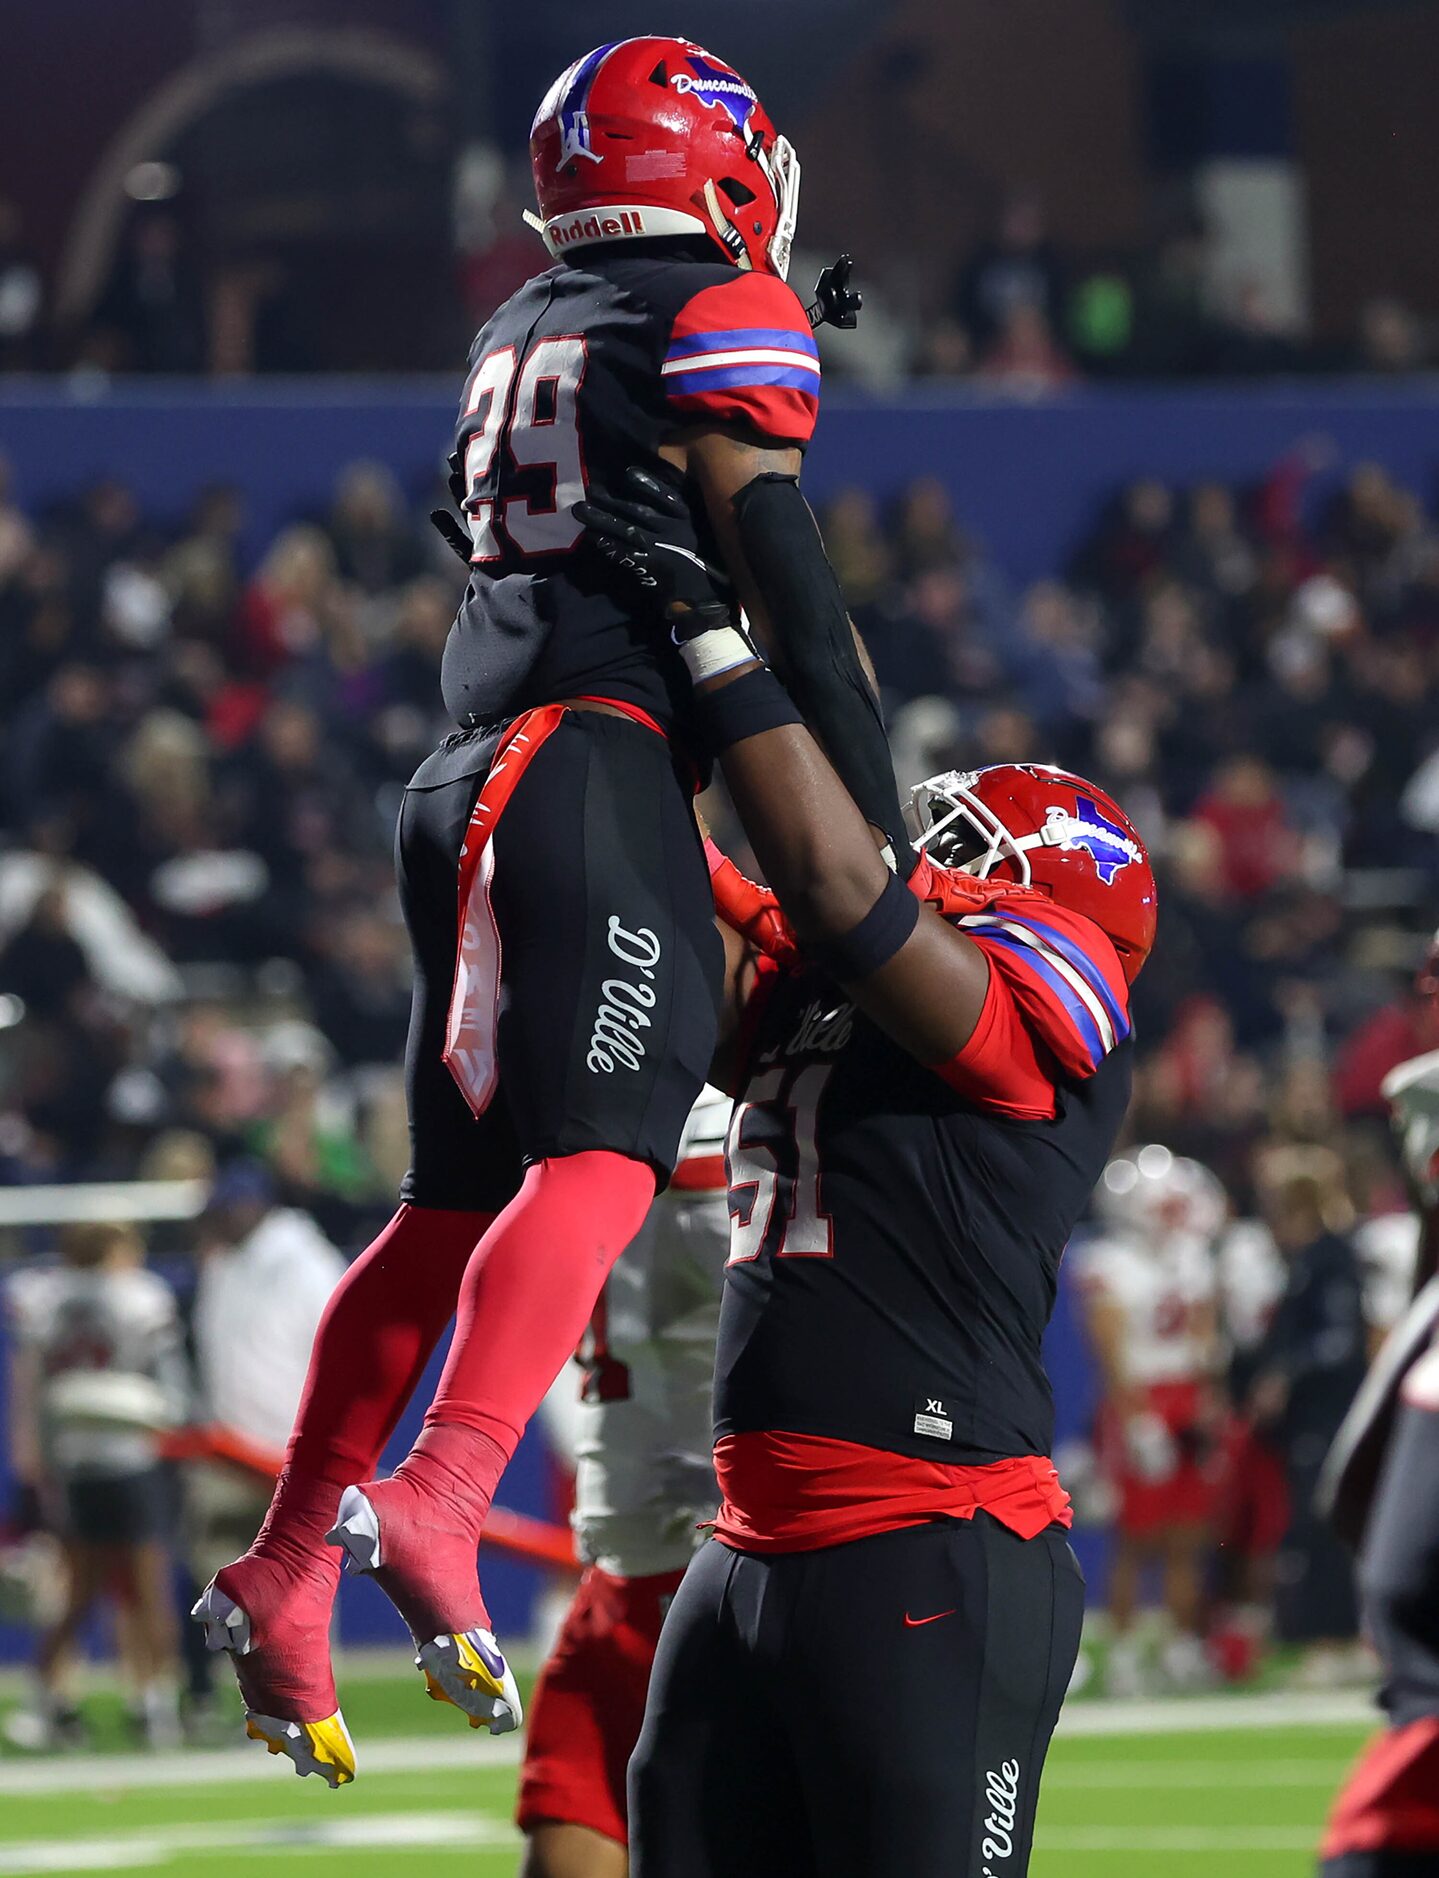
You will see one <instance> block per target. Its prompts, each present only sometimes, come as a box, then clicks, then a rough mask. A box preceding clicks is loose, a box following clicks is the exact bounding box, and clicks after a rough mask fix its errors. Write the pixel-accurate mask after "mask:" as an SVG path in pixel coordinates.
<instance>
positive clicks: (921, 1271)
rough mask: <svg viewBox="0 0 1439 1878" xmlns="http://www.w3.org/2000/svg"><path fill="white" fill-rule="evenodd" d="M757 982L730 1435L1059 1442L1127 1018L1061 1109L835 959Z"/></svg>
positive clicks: (972, 1444)
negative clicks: (955, 1044) (922, 1045)
mask: <svg viewBox="0 0 1439 1878" xmlns="http://www.w3.org/2000/svg"><path fill="white" fill-rule="evenodd" d="M1045 969H1048V967H1047V966H1046V968H1045ZM761 996H762V998H763V1003H762V1004H761V1006H760V1009H759V1014H758V1019H757V1028H756V1029H755V1032H754V1036H753V1041H752V1045H751V1048H750V1050H749V1053H748V1058H747V1074H746V1080H745V1085H744V1087H743V1089H742V1091H741V1094H740V1098H739V1100H738V1102H737V1103H736V1106H735V1111H734V1116H733V1120H732V1122H731V1126H730V1134H729V1141H728V1156H729V1178H730V1210H731V1214H732V1217H733V1224H732V1241H731V1254H730V1262H729V1265H728V1267H727V1269H726V1274H725V1281H726V1282H725V1296H724V1305H723V1309H722V1313H721V1318H720V1333H719V1347H718V1354H717V1364H716V1375H715V1421H716V1427H715V1432H716V1436H717V1437H722V1436H725V1435H732V1434H742V1433H752V1432H764V1431H786V1432H789V1433H794V1434H807V1435H819V1436H826V1437H830V1438H834V1439H838V1440H844V1441H852V1442H857V1443H860V1444H863V1445H864V1446H867V1447H872V1448H879V1449H884V1450H887V1451H890V1452H893V1453H897V1454H905V1455H914V1456H918V1457H920V1458H923V1459H926V1460H933V1461H949V1462H955V1463H964V1464H974V1463H980V1464H982V1463H984V1462H987V1461H992V1460H995V1459H997V1458H1002V1457H1007V1456H1011V1455H1020V1454H1047V1453H1048V1452H1049V1448H1050V1444H1051V1440H1052V1436H1053V1401H1052V1397H1051V1393H1050V1387H1049V1381H1048V1378H1047V1376H1046V1375H1045V1371H1044V1365H1043V1361H1042V1358H1041V1347H1040V1346H1041V1342H1042V1339H1043V1335H1044V1330H1045V1326H1046V1325H1047V1323H1048V1321H1049V1317H1050V1313H1051V1311H1052V1309H1053V1305H1054V1296H1055V1287H1056V1282H1057V1277H1058V1271H1059V1262H1060V1258H1061V1256H1062V1254H1063V1251H1064V1247H1065V1244H1066V1242H1067V1241H1068V1238H1069V1235H1070V1233H1071V1231H1072V1230H1073V1227H1074V1225H1075V1223H1076V1221H1077V1220H1078V1219H1079V1217H1080V1215H1081V1213H1082V1212H1083V1209H1084V1207H1085V1204H1086V1202H1087V1201H1088V1198H1089V1195H1090V1193H1091V1191H1092V1189H1093V1187H1094V1183H1095V1181H1096V1180H1097V1179H1098V1178H1099V1175H1100V1173H1101V1171H1102V1169H1103V1167H1104V1164H1105V1161H1106V1159H1107V1158H1108V1156H1109V1154H1110V1151H1111V1149H1112V1147H1113V1144H1114V1140H1115V1136H1116V1134H1117V1133H1118V1131H1119V1127H1120V1124H1121V1122H1122V1120H1123V1117H1124V1112H1125V1108H1126V1106H1127V1103H1128V1099H1129V1087H1130V1072H1131V1044H1130V1042H1129V1039H1128V1035H1127V1028H1128V1027H1127V1023H1126V1024H1125V1026H1124V1031H1125V1034H1124V1035H1119V1034H1117V1033H1111V1034H1109V1035H1107V1037H1106V1040H1105V1041H1106V1045H1107V1046H1108V1047H1107V1050H1106V1052H1105V1053H1103V1055H1102V1060H1100V1061H1099V1063H1098V1066H1097V1068H1095V1070H1094V1072H1093V1073H1092V1074H1090V1075H1087V1076H1082V1077H1075V1078H1070V1077H1068V1076H1066V1075H1064V1074H1062V1073H1059V1074H1058V1075H1057V1079H1056V1082H1055V1096H1054V1102H1053V1108H1054V1113H1053V1115H1052V1116H1050V1117H1048V1118H1042V1117H1036V1118H1032V1119H1017V1118H1015V1117H1014V1116H1012V1115H1006V1114H1003V1113H998V1112H995V1110H994V1109H993V1108H986V1107H983V1106H981V1105H980V1104H979V1103H977V1102H975V1101H971V1100H969V1099H967V1098H966V1097H965V1096H963V1095H961V1094H959V1093H958V1092H957V1091H956V1090H955V1089H954V1088H952V1087H951V1086H950V1085H949V1084H948V1083H947V1082H946V1081H944V1080H942V1079H941V1077H940V1076H939V1075H938V1074H936V1073H935V1072H934V1071H932V1070H929V1069H925V1068H923V1067H921V1065H919V1064H918V1063H916V1062H915V1061H914V1060H913V1059H912V1058H911V1057H910V1056H908V1055H907V1054H906V1053H905V1052H904V1051H903V1050H901V1049H900V1048H899V1046H898V1045H896V1044H895V1043H893V1042H891V1041H890V1039H889V1038H888V1037H886V1036H885V1035H884V1033H883V1032H882V1031H880V1030H879V1029H878V1028H877V1027H876V1026H875V1025H874V1024H872V1023H871V1022H870V1021H869V1020H868V1019H867V1018H866V1017H865V1016H864V1015H863V1014H862V1013H861V1012H859V1011H857V1010H855V1008H854V1007H853V1006H852V1005H851V1004H849V1002H848V1001H847V1000H846V998H845V996H844V994H843V993H842V992H841V991H839V990H837V989H836V988H835V987H833V986H832V985H830V984H829V983H828V982H827V981H826V980H825V979H824V978H823V977H822V976H821V975H820V974H818V973H815V972H810V973H806V974H803V975H800V976H794V977H784V976H777V977H776V978H775V980H774V981H773V985H772V988H770V989H769V990H768V991H767V993H765V992H762V993H761Z"/></svg>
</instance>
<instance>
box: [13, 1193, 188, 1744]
mask: <svg viewBox="0 0 1439 1878" xmlns="http://www.w3.org/2000/svg"><path fill="white" fill-rule="evenodd" d="M59 1249H60V1262H59V1263H57V1264H55V1265H45V1266H33V1267H29V1268H22V1269H21V1270H20V1271H18V1272H16V1273H15V1275H14V1276H13V1277H12V1278H11V1280H10V1282H9V1285H8V1286H7V1288H6V1300H5V1301H6V1314H7V1318H8V1322H9V1327H10V1331H11V1336H12V1339H13V1344H14V1356H13V1372H12V1398H11V1399H12V1407H13V1413H12V1418H11V1419H12V1425H11V1445H12V1450H13V1452H12V1459H13V1463H14V1467H15V1472H16V1475H17V1477H18V1478H19V1480H20V1481H21V1483H22V1484H23V1485H26V1486H29V1487H32V1488H33V1489H34V1490H35V1494H36V1496H37V1497H38V1500H39V1503H40V1506H41V1508H42V1510H43V1515H44V1518H45V1521H46V1523H47V1524H48V1525H50V1526H51V1528H52V1529H53V1530H54V1531H55V1532H56V1533H57V1535H58V1536H59V1538H60V1541H61V1544H62V1547H63V1550H64V1555H65V1567H66V1580H67V1583H66V1596H65V1604H64V1607H63V1609H62V1611H61V1613H60V1615H59V1618H58V1619H57V1621H56V1622H55V1623H54V1624H52V1625H51V1626H49V1627H48V1628H47V1630H46V1631H45V1633H44V1635H43V1636H42V1637H41V1639H40V1645H39V1650H38V1654H37V1659H36V1675H37V1681H38V1702H37V1708H36V1712H35V1713H34V1715H33V1716H30V1717H27V1720H28V1721H30V1722H33V1724H34V1726H33V1728H32V1729H30V1730H29V1733H28V1736H27V1737H26V1738H25V1745H34V1746H41V1747H45V1746H55V1745H63V1744H64V1743H65V1742H66V1741H67V1740H68V1739H70V1738H72V1737H73V1736H74V1735H75V1733H76V1731H77V1729H78V1726H79V1724H78V1721H77V1719H76V1711H75V1708H74V1704H73V1700H72V1695H71V1691H70V1690H69V1688H68V1671H69V1669H70V1661H69V1659H70V1655H71V1652H72V1649H73V1646H74V1644H75V1642H76V1639H77V1637H78V1635H79V1632H80V1628H81V1626H82V1625H83V1623H84V1621H85V1619H86V1617H87V1616H88V1615H89V1612H90V1610H91V1608H92V1606H93V1605H94V1604H95V1603H97V1602H98V1601H99V1599H100V1598H102V1597H109V1598H112V1599H114V1600H115V1601H116V1603H117V1606H118V1609H119V1611H120V1612H121V1613H122V1614H123V1617H124V1620H125V1621H124V1622H123V1623H122V1624H121V1626H120V1637H121V1648H122V1654H123V1655H124V1656H125V1657H126V1658H127V1662H126V1668H127V1671H128V1672H129V1677H130V1680H131V1681H132V1683H133V1685H134V1688H133V1694H134V1700H135V1719H136V1725H137V1727H138V1728H139V1730H140V1732H141V1733H142V1734H143V1736H144V1737H145V1738H146V1739H147V1740H148V1741H149V1742H150V1743H151V1744H152V1745H156V1746H165V1745H170V1744H171V1743H172V1742H173V1741H174V1740H175V1739H176V1738H177V1736H178V1720H177V1711H176V1700H177V1689H176V1663H177V1656H178V1649H177V1636H176V1614H175V1610H174V1603H173V1598H172V1595H171V1589H170V1562H169V1552H168V1549H167V1546H166V1544H165V1538H166V1530H167V1527H168V1525H169V1523H170V1519H169V1498H168V1493H167V1487H166V1481H165V1477H164V1475H163V1474H162V1472H161V1468H160V1445H159V1444H160V1436H161V1434H162V1432H163V1431H164V1430H166V1429H167V1428H171V1427H174V1426H175V1425H176V1424H177V1423H178V1422H179V1421H180V1420H181V1419H182V1418H183V1416H184V1414H185V1412H186V1407H187V1403H186V1395H187V1392H188V1391H187V1375H186V1366H185V1362H184V1358H183V1354H182V1350H181V1335H180V1326H179V1319H178V1315H177V1312H176V1307H175V1297H174V1293H173V1292H172V1291H171V1290H170V1287H169V1286H168V1285H167V1284H166V1283H165V1282H164V1280H163V1279H161V1278H159V1277H158V1276H157V1275H156V1274H155V1273H154V1272H149V1271H146V1270H145V1269H144V1267H143V1264H142V1260H143V1257H144V1248H143V1246H142V1245H141V1243H140V1240H139V1238H138V1236H137V1235H136V1234H135V1232H134V1231H133V1230H132V1229H131V1228H129V1227H127V1226H120V1225H102V1224H86V1225H75V1226H69V1227H67V1228H66V1229H65V1230H64V1231H63V1232H62V1234H61V1235H60V1247H59ZM13 1734H14V1731H13V1730H12V1735H13ZM15 1738H21V1737H19V1736H15Z"/></svg>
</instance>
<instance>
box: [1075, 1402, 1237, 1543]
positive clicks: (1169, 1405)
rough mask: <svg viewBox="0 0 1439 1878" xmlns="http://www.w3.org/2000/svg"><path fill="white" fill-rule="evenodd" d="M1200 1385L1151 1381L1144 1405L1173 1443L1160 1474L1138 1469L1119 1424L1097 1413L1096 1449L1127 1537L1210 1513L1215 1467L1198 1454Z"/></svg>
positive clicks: (1197, 1520)
mask: <svg viewBox="0 0 1439 1878" xmlns="http://www.w3.org/2000/svg"><path fill="white" fill-rule="evenodd" d="M1202 1400H1203V1390H1202V1389H1201V1387H1200V1385H1199V1384H1198V1383H1193V1382H1156V1383H1151V1384H1150V1385H1149V1387H1148V1388H1147V1389H1146V1390H1145V1392H1144V1406H1145V1408H1146V1410H1147V1411H1148V1412H1149V1413H1150V1414H1151V1415H1155V1416H1157V1417H1158V1418H1159V1420H1160V1421H1162V1422H1163V1423H1164V1426H1165V1427H1166V1429H1168V1431H1169V1434H1170V1436H1171V1438H1172V1439H1173V1441H1174V1443H1175V1455H1174V1461H1173V1464H1172V1466H1171V1467H1170V1469H1169V1470H1168V1472H1166V1473H1165V1474H1163V1475H1162V1476H1161V1477H1160V1478H1159V1479H1157V1480H1156V1479H1153V1478H1151V1477H1150V1476H1148V1475H1146V1474H1144V1473H1141V1472H1140V1471H1139V1469H1138V1468H1137V1467H1136V1466H1135V1464H1134V1461H1133V1459H1132V1457H1131V1456H1130V1455H1129V1453H1128V1452H1127V1449H1126V1447H1125V1441H1124V1429H1123V1427H1122V1425H1121V1424H1119V1423H1118V1422H1117V1421H1116V1420H1115V1419H1114V1418H1113V1417H1112V1416H1110V1415H1108V1414H1106V1415H1104V1416H1103V1417H1102V1418H1101V1423H1100V1431H1099V1448H1100V1454H1101V1457H1102V1458H1103V1459H1104V1461H1105V1464H1106V1467H1107V1471H1108V1472H1109V1475H1110V1478H1111V1479H1112V1480H1113V1482H1114V1485H1115V1488H1116V1490H1117V1491H1118V1494H1119V1511H1118V1515H1117V1519H1116V1524H1117V1525H1118V1528H1119V1530H1120V1532H1121V1533H1123V1534H1124V1536H1125V1537H1126V1538H1131V1539H1147V1538H1151V1537H1153V1536H1154V1535H1155V1534H1157V1533H1162V1532H1164V1531H1166V1530H1167V1529H1168V1528H1170V1527H1172V1526H1205V1525H1208V1523H1209V1521H1210V1520H1211V1519H1212V1518H1213V1516H1214V1504H1215V1484H1214V1472H1213V1469H1212V1468H1211V1467H1210V1465H1209V1464H1208V1463H1207V1461H1205V1460H1201V1459H1200V1458H1199V1455H1198V1453H1197V1451H1196V1450H1197V1448H1198V1446H1199V1443H1198V1441H1197V1440H1196V1439H1195V1435H1196V1430H1197V1429H1198V1425H1199V1422H1200V1419H1201V1407H1202Z"/></svg>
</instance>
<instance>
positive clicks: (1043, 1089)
mask: <svg viewBox="0 0 1439 1878" xmlns="http://www.w3.org/2000/svg"><path fill="white" fill-rule="evenodd" d="M959 926H960V929H961V931H962V932H964V933H965V935H966V936H967V937H968V938H970V939H973V940H974V942H975V944H976V945H978V946H979V948H980V950H981V951H982V952H983V953H984V954H985V956H986V957H987V958H988V960H989V966H990V979H989V991H988V994H987V996H986V998H985V1003H984V1009H983V1011H982V1013H981V1016H980V1020H979V1023H978V1024H977V1025H976V1026H975V1030H974V1034H973V1035H972V1036H971V1037H970V1039H969V1041H968V1042H967V1043H966V1044H965V1046H964V1048H963V1049H962V1050H961V1051H960V1052H959V1053H958V1055H957V1056H956V1057H955V1058H954V1059H953V1060H952V1061H951V1062H949V1063H944V1064H936V1065H935V1068H936V1070H937V1072H938V1073H939V1074H940V1075H941V1076H943V1077H944V1079H945V1081H946V1082H948V1083H949V1084H950V1085H951V1086H952V1087H953V1088H955V1089H957V1090H959V1092H960V1093H961V1094H962V1095H965V1096H967V1097H969V1098H970V1099H971V1100H972V1101H976V1102H979V1103H980V1104H982V1105H983V1106H985V1107H987V1108H992V1109H994V1110H996V1111H998V1112H999V1113H1002V1114H1006V1115H1012V1116H1018V1117H1026V1118H1033V1117H1043V1116H1050V1115H1053V1114H1054V1112H1055V1101H1056V1097H1055V1085H1056V1082H1057V1081H1058V1080H1060V1079H1064V1080H1081V1081H1082V1080H1083V1079H1084V1078H1085V1077H1087V1076H1092V1075H1093V1074H1094V1072H1095V1071H1096V1070H1097V1069H1098V1068H1099V1066H1100V1064H1101V1063H1102V1062H1103V1061H1104V1059H1105V1058H1106V1057H1107V1056H1108V1055H1109V1053H1110V1052H1111V1051H1112V1050H1114V1049H1116V1048H1118V1046H1119V1045H1120V1044H1121V1043H1122V1042H1123V1041H1124V1039H1125V1038H1126V1037H1128V1035H1129V1030H1130V1020H1129V988H1128V984H1127V981H1126V979H1125V976H1124V968H1123V967H1122V965H1121V964H1120V962H1119V955H1118V953H1117V952H1116V951H1115V949H1114V947H1113V945H1112V944H1111V942H1110V940H1109V938H1108V936H1107V935H1106V934H1105V933H1103V932H1102V931H1101V930H1100V929H1099V927H1098V926H1096V925H1095V924H1094V922H1093V921H1092V920H1088V919H1085V918H1084V916H1083V915H1082V914H1078V913H1071V912H1068V911H1066V909H1065V908H1063V907H1060V906H1056V905H1055V904H1054V902H1053V901H1052V900H1049V899H1046V898H1044V897H1042V896H1040V895H1037V894H1035V895H1031V894H1015V895H1007V896H1006V897H1005V898H1004V899H1003V900H999V901H996V902H995V903H994V905H993V906H991V907H990V908H989V909H988V910H987V911H986V912H983V913H973V914H970V915H968V916H967V917H966V918H964V919H962V920H960V921H959Z"/></svg>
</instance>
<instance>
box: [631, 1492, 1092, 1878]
mask: <svg viewBox="0 0 1439 1878" xmlns="http://www.w3.org/2000/svg"><path fill="white" fill-rule="evenodd" d="M1083 1604H1084V1580H1083V1577H1082V1575H1081V1573H1080V1570H1079V1566H1078V1564H1077V1562H1076V1561H1075V1557H1074V1554H1073V1553H1072V1552H1071V1550H1070V1548H1069V1545H1068V1543H1067V1542H1066V1539H1065V1537H1064V1534H1063V1533H1062V1532H1061V1531H1059V1530H1058V1528H1051V1529H1050V1530H1049V1531H1048V1532H1044V1533H1041V1534H1040V1535H1039V1537H1038V1538H1035V1539H1030V1540H1023V1539H1019V1538H1016V1537H1015V1535H1014V1534H1013V1533H1011V1532H1009V1531H1007V1530H1006V1529H1005V1528H1004V1527H1003V1526H1000V1525H999V1524H998V1523H997V1522H996V1521H994V1520H992V1519H991V1518H990V1517H989V1516H988V1515H987V1514H984V1513H981V1514H978V1515H977V1516H976V1517H975V1518H974V1519H972V1520H943V1521H936V1522H933V1523H931V1524H928V1525H924V1526H913V1527H908V1528H906V1529H905V1530H904V1531H901V1532H893V1533H884V1534H881V1535H880V1536H878V1537H876V1538H872V1539H861V1540H856V1541H855V1542H853V1543H852V1544H849V1545H838V1546H829V1547H826V1548H825V1549H824V1550H822V1551H817V1552H802V1553H789V1554H786V1555H783V1556H772V1557H761V1556H759V1555H757V1554H754V1553H743V1552H735V1551H732V1550H730V1549H729V1548H728V1547H727V1546H724V1545H721V1544H720V1543H719V1541H717V1540H711V1541H710V1543H709V1544H708V1545H706V1546H704V1547H703V1548H702V1549H701V1550H700V1552H699V1553H698V1554H697V1555H696V1557H695V1560H694V1563H693V1564H692V1565H691V1566H690V1569H689V1571H688V1573H687V1574H686V1576H685V1580H684V1583H683V1584H682V1585H681V1586H680V1589H679V1591H678V1593H677V1594H676V1596H675V1602H674V1604H673V1606H672V1607H671V1609H670V1613H669V1615H668V1617H667V1618H666V1620H665V1626H664V1630H663V1631H662V1633H661V1635H660V1643H659V1652H658V1655H657V1656H656V1659H655V1668H654V1675H653V1678H652V1680H651V1683H650V1696H649V1705H648V1708H647V1710H646V1713H645V1724H644V1729H643V1732H642V1733H641V1736H640V1740H639V1745H638V1747H637V1748H636V1749H635V1754H634V1758H633V1759H632V1760H631V1762H630V1775H629V1811H630V1858H631V1865H630V1869H631V1872H632V1874H633V1878H1023V1874H1024V1873H1025V1872H1026V1871H1027V1870H1028V1868H1029V1849H1030V1841H1031V1838H1032V1835H1033V1831H1034V1811H1035V1803H1036V1800H1037V1798H1038V1794H1039V1777H1040V1772H1041V1769H1042V1768H1043V1765H1044V1756H1045V1752H1046V1750H1047V1749H1048V1746H1049V1739H1050V1736H1051V1734H1052V1733H1053V1731H1054V1724H1055V1722H1056V1720H1057V1718H1058V1715H1059V1706H1060V1703H1061V1701H1062V1700H1063V1698H1064V1692H1065V1689H1066V1687H1067V1686H1068V1683H1069V1677H1070V1674H1071V1672H1072V1670H1073V1668H1074V1661H1075V1657H1076V1655H1077V1654H1078V1650H1079V1629H1080V1619H1081V1615H1082V1610H1083Z"/></svg>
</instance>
